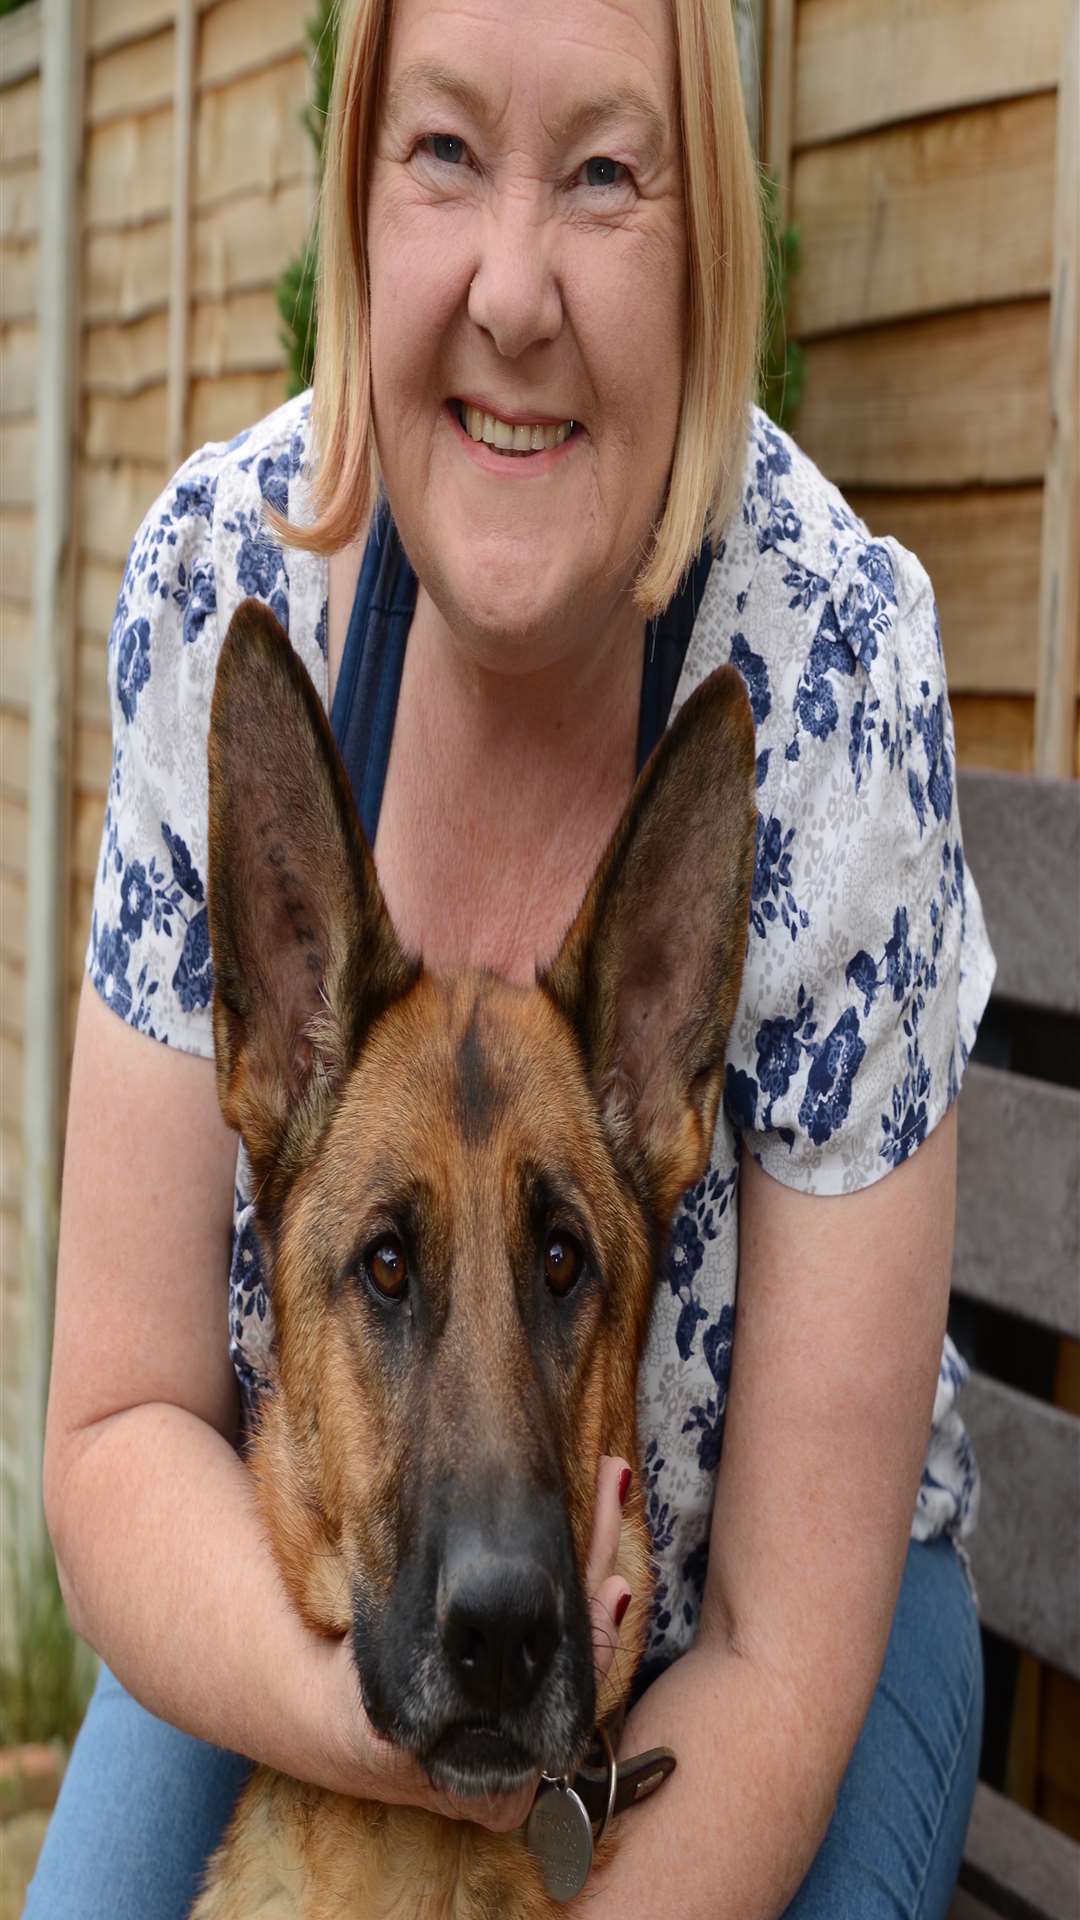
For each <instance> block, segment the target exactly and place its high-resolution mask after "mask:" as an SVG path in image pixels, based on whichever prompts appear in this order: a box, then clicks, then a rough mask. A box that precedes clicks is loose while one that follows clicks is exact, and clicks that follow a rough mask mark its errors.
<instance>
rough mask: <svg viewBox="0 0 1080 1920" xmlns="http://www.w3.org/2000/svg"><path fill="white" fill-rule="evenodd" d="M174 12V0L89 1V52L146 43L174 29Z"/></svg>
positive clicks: (99, 51) (87, 23) (100, 51)
mask: <svg viewBox="0 0 1080 1920" xmlns="http://www.w3.org/2000/svg"><path fill="white" fill-rule="evenodd" d="M174 11H175V4H174V0H87V9H86V12H87V19H86V47H87V52H88V53H90V54H100V53H107V52H109V50H110V49H111V48H113V47H119V46H123V44H124V42H125V41H126V40H143V39H145V38H146V37H147V35H149V34H151V33H157V32H158V30H159V29H160V28H161V27H168V26H171V25H172V20H173V13H174Z"/></svg>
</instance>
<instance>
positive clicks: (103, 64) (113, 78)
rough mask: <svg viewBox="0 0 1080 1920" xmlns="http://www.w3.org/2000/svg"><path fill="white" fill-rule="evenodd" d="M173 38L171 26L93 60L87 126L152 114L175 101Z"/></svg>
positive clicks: (88, 77) (87, 103) (90, 73)
mask: <svg viewBox="0 0 1080 1920" xmlns="http://www.w3.org/2000/svg"><path fill="white" fill-rule="evenodd" d="M172 43H173V34H172V27H171V25H170V26H168V27H166V28H165V29H164V30H163V31H162V32H159V33H155V34H153V35H150V36H148V37H147V38H145V39H142V40H135V41H131V42H130V43H129V44H128V45H126V46H122V47H118V48H117V49H116V51H115V52H110V53H103V54H100V55H99V56H98V57H97V58H96V59H94V60H91V61H90V63H89V69H88V73H87V90H86V124H87V126H91V127H96V126H101V125H102V124H103V123H104V122H105V121H106V120H117V119H121V118H125V117H127V116H128V115H130V114H137V113H149V112H151V111H152V110H153V109H154V108H155V107H163V106H168V105H169V103H170V102H171V100H172V75H173V51H172Z"/></svg>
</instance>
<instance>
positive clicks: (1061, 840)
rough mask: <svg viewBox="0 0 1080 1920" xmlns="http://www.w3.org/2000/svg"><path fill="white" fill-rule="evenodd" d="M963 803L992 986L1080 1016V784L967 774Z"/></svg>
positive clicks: (1033, 1004) (961, 795)
mask: <svg viewBox="0 0 1080 1920" xmlns="http://www.w3.org/2000/svg"><path fill="white" fill-rule="evenodd" d="M959 801H960V821H961V826H962V829H963V835H964V851H965V854H966V857H967V861H968V864H969V866H970V867H971V870H972V872H973V873H974V875H975V878H976V884H977V886H978V889H979V894H980V897H981V899H982V903H983V910H984V912H985V914H986V924H987V929H988V931H989V934H990V940H991V944H992V945H993V948H994V952H995V954H996V955H997V963H998V971H997V979H996V981H995V986H994V991H995V992H996V993H997V994H999V995H1000V996H1001V998H1002V999H1004V1000H1016V1001H1019V1002H1020V1003H1021V1004H1022V1005H1024V1006H1030V1007H1043V1008H1046V1009H1048V1010H1050V1011H1051V1012H1062V1013H1071V1014H1078V1013H1080V929H1078V917H1077V911H1076V905H1077V893H1076V884H1075V882H1076V876H1077V875H1078V874H1080V783H1077V782H1075V781H1070V780H1024V781H1020V780H1016V779H1013V778H1010V776H1009V775H1008V774H999V773H963V774H961V776H960V783H959ZM1064 874H1071V875H1072V876H1073V885H1072V886H1071V887H1070V886H1063V885H1062V878H1061V876H1062V875H1064ZM1033 927H1037V928H1038V934H1039V937H1038V939H1037V940H1035V939H1033V938H1032V932H1031V930H1032V928H1033Z"/></svg>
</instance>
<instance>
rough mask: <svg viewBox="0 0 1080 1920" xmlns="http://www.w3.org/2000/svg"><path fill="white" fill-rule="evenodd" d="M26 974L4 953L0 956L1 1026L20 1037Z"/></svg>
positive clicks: (6, 1031)
mask: <svg viewBox="0 0 1080 1920" xmlns="http://www.w3.org/2000/svg"><path fill="white" fill-rule="evenodd" d="M25 993H26V975H25V974H24V972H23V970H22V968H21V967H20V966H16V964H15V962H14V961H13V960H11V959H9V957H8V956H7V955H6V954H4V955H2V956H0V1028H2V1029H3V1031H4V1032H5V1033H11V1034H14V1035H15V1036H16V1038H18V1036H19V1034H20V1033H21V1032H22V1030H23V1007H24V1004H25Z"/></svg>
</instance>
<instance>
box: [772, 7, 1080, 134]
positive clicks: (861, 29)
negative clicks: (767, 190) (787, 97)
mask: <svg viewBox="0 0 1080 1920" xmlns="http://www.w3.org/2000/svg"><path fill="white" fill-rule="evenodd" d="M1060 62H1061V11H1060V6H1059V5H1057V4H1049V5H1048V4H1042V3H1040V4H1039V5H1027V6H1020V7H1018V6H1017V5H1016V0H980V3H979V6H978V8H977V10H976V11H974V12H973V9H972V6H971V0H891V4H889V5H888V6H880V5H879V6H867V5H866V4H865V0H801V4H800V6H799V10H798V38H797V42H796V54H795V119H794V126H795V143H796V145H797V146H809V145H811V144H812V143H813V142H815V141H819V140H835V139H838V138H840V137H841V136H842V135H845V134H849V133H856V132H859V131H860V130H862V129H864V128H867V127H877V126H885V125H887V124H888V123H889V122H890V121H894V120H911V119H914V118H915V116H916V115H917V114H921V113H940V112H941V111H942V110H943V109H946V108H949V107H961V106H970V105H974V104H975V103H976V102H977V101H982V100H1003V99H1004V100H1008V99H1012V98H1014V97H1015V96H1016V95H1017V94H1021V93H1037V92H1039V91H1041V90H1042V89H1044V88H1047V87H1054V86H1056V85H1057V80H1058V70H1059V67H1060Z"/></svg>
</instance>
